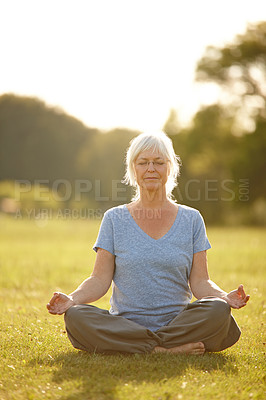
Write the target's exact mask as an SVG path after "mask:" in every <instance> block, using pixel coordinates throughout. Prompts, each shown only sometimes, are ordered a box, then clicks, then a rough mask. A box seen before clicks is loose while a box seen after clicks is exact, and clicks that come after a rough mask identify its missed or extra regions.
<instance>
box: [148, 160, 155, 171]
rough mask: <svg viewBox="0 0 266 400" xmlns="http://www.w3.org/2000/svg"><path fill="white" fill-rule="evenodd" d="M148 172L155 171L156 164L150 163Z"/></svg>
mask: <svg viewBox="0 0 266 400" xmlns="http://www.w3.org/2000/svg"><path fill="white" fill-rule="evenodd" d="M148 171H155V168H154V162H153V161H150V162H149V163H148Z"/></svg>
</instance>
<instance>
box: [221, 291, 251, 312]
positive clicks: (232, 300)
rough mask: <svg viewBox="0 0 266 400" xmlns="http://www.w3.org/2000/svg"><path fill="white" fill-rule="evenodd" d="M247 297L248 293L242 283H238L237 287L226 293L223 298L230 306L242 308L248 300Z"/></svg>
mask: <svg viewBox="0 0 266 400" xmlns="http://www.w3.org/2000/svg"><path fill="white" fill-rule="evenodd" d="M249 297H250V296H249V295H246V293H245V291H244V287H243V285H240V286H239V287H238V289H236V290H232V292H229V293H227V295H226V296H225V297H224V300H225V301H227V303H228V304H229V306H231V307H232V308H242V307H244V306H245V305H246V304H247V302H248V301H249Z"/></svg>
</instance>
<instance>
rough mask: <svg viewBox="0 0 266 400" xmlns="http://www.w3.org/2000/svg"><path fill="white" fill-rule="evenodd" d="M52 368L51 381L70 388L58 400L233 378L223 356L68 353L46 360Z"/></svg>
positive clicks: (107, 399)
mask: <svg viewBox="0 0 266 400" xmlns="http://www.w3.org/2000/svg"><path fill="white" fill-rule="evenodd" d="M49 363H50V365H51V366H53V367H56V371H54V376H53V381H54V382H55V383H57V384H60V385H63V384H66V385H67V386H70V385H71V382H72V386H73V389H74V390H73V391H72V393H73V394H70V395H66V396H65V397H61V398H62V399H65V400H74V399H77V398H78V399H79V400H83V399H97V400H98V399H104V400H112V399H116V390H117V387H118V386H123V385H131V386H135V387H136V386H139V385H141V384H143V383H144V382H145V383H158V382H161V383H165V382H167V380H168V379H171V378H175V379H177V380H178V379H183V376H184V375H185V374H186V373H187V372H190V373H193V371H194V373H197V371H198V372H202V371H203V372H212V371H217V370H220V371H223V372H226V373H231V374H232V373H235V374H237V369H236V368H235V358H234V356H232V355H226V354H224V353H207V354H205V355H204V356H187V355H179V356H176V355H169V354H152V355H151V354H146V355H139V354H135V355H102V354H90V353H86V352H82V351H79V352H73V351H69V352H68V353H66V354H62V355H59V356H58V357H57V358H56V359H54V360H50V362H49Z"/></svg>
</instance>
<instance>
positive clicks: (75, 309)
mask: <svg viewBox="0 0 266 400" xmlns="http://www.w3.org/2000/svg"><path fill="white" fill-rule="evenodd" d="M81 307H82V306H80V305H76V306H72V307H70V308H69V309H68V310H67V311H66V312H65V317H64V318H65V324H66V327H69V326H71V325H77V323H78V321H79V320H80V314H81Z"/></svg>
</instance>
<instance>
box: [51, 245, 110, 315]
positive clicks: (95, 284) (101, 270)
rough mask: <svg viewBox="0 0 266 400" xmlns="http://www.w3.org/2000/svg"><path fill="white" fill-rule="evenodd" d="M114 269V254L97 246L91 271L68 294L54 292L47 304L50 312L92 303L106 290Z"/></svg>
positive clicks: (63, 310)
mask: <svg viewBox="0 0 266 400" xmlns="http://www.w3.org/2000/svg"><path fill="white" fill-rule="evenodd" d="M114 269H115V256H114V255H113V254H111V253H110V252H109V251H107V250H104V249H101V248H99V249H98V251H97V255H96V261H95V265H94V269H93V272H92V274H91V276H90V277H89V278H87V279H86V280H85V281H84V282H82V283H81V285H80V286H79V287H78V288H77V289H76V290H75V291H74V292H72V293H71V294H70V295H66V294H64V293H60V292H56V293H54V295H53V297H52V298H51V300H50V302H49V303H48V304H47V309H48V311H49V312H50V313H51V314H63V313H64V312H66V311H67V310H68V309H69V308H70V307H72V306H73V305H76V304H84V303H92V302H94V301H96V300H98V299H100V298H101V297H102V296H104V295H105V293H106V292H107V291H108V289H109V287H110V285H111V282H112V279H113V275H114Z"/></svg>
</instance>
